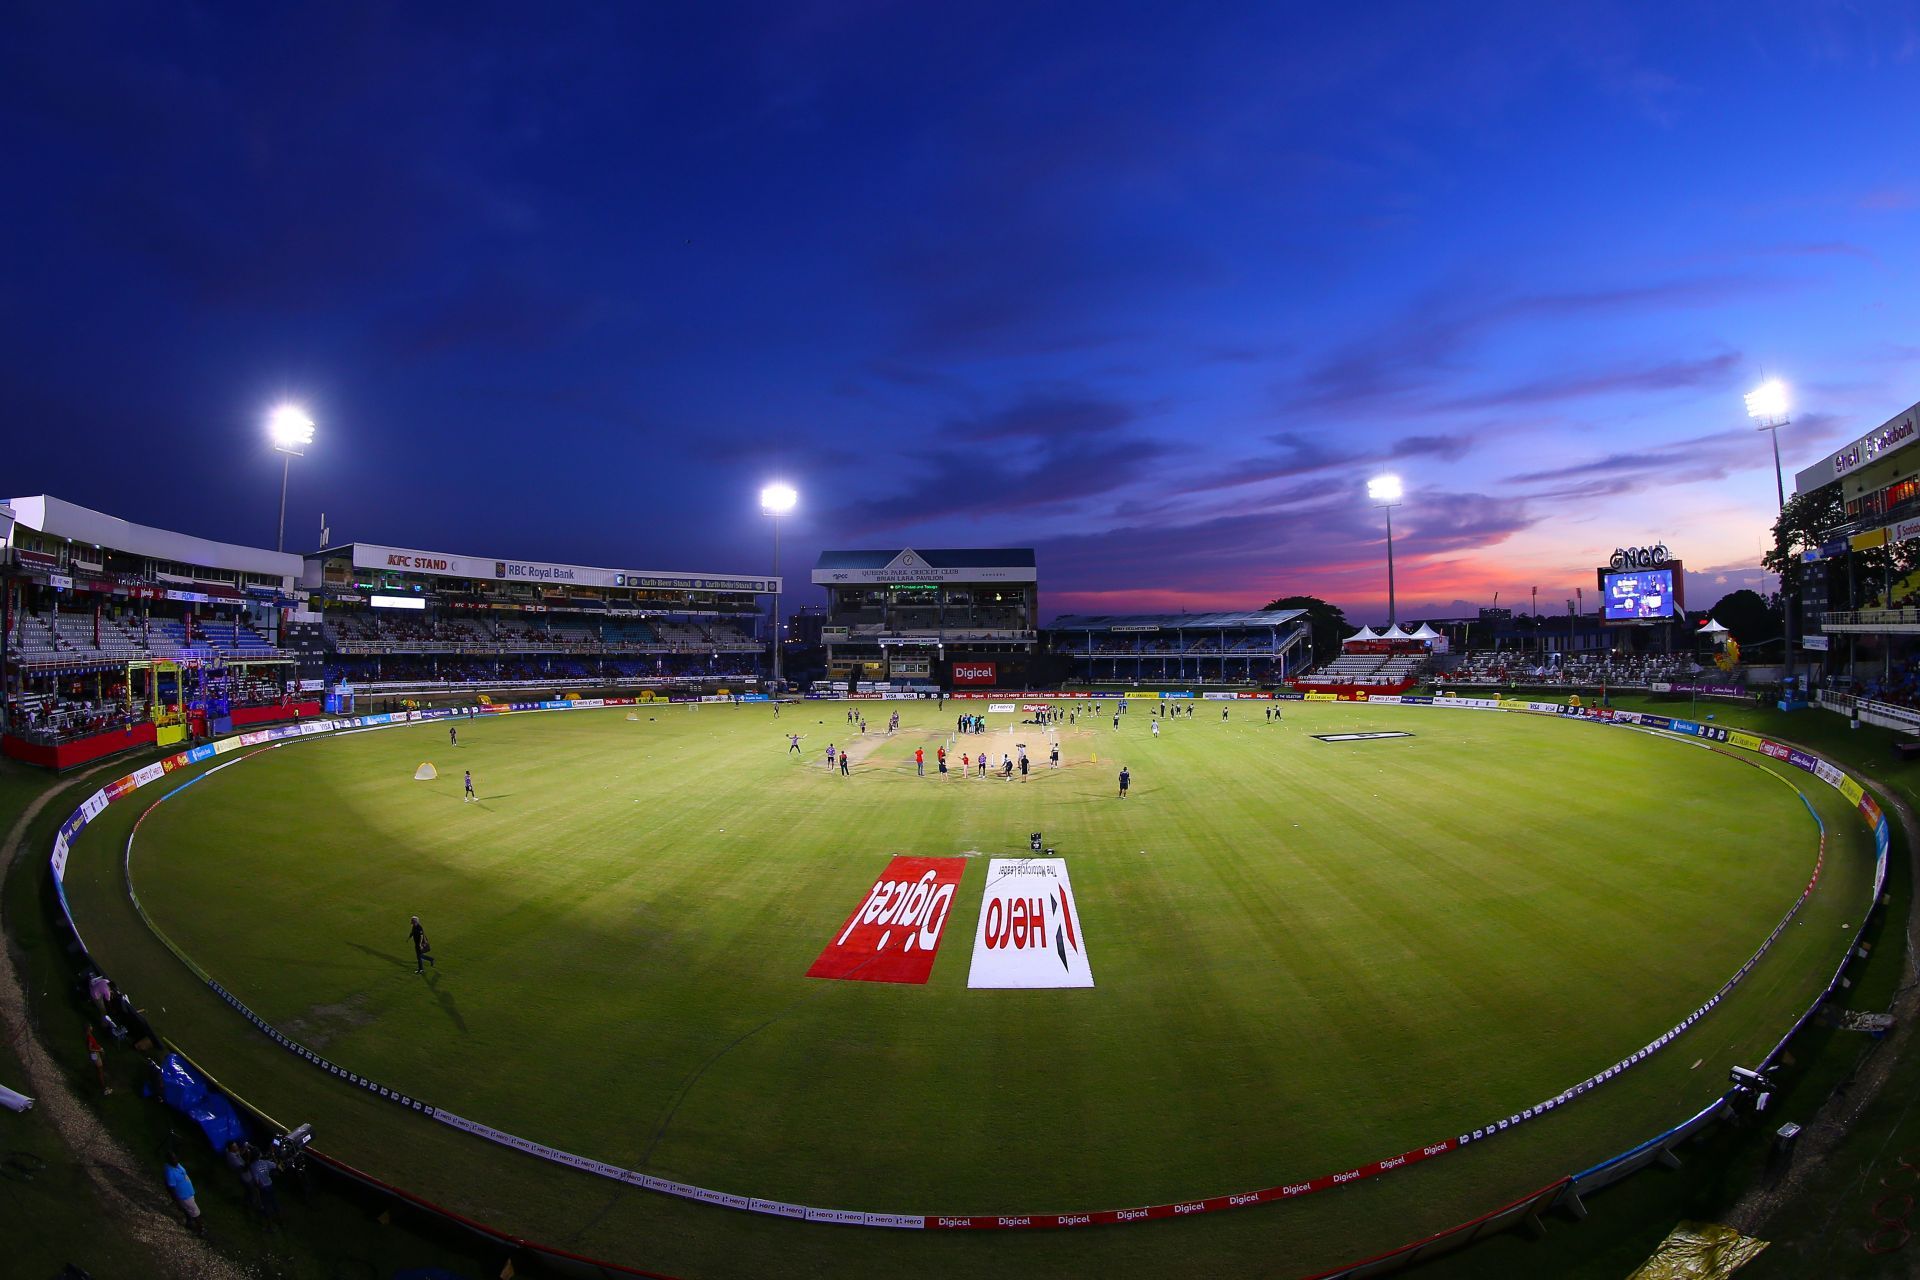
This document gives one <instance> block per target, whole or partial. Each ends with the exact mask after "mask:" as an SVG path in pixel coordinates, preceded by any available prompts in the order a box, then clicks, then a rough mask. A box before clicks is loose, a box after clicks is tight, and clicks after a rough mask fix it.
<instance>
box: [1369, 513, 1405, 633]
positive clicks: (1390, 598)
mask: <svg viewBox="0 0 1920 1280" xmlns="http://www.w3.org/2000/svg"><path fill="white" fill-rule="evenodd" d="M1402 492H1403V490H1402V489H1401V487H1400V477H1399V476H1375V477H1374V478H1373V479H1371V480H1369V481H1367V500H1368V501H1369V502H1371V503H1373V505H1374V506H1376V507H1379V508H1380V509H1381V510H1382V511H1385V512H1386V513H1387V626H1389V627H1394V626H1398V625H1399V623H1400V611H1399V606H1398V604H1397V603H1396V601H1395V600H1394V594H1393V509H1394V508H1395V507H1397V506H1399V505H1400V495H1401V493H1402Z"/></svg>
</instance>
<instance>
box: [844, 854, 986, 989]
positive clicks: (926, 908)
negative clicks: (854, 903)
mask: <svg viewBox="0 0 1920 1280" xmlns="http://www.w3.org/2000/svg"><path fill="white" fill-rule="evenodd" d="M966 866H967V860H966V859H965V858H895V859H894V860H893V861H892V862H889V863H888V864H887V869H886V870H885V871H882V872H881V873H880V878H879V879H878V880H875V881H874V882H873V888H872V889H870V890H869V891H868V892H867V896H866V898H865V899H864V900H863V901H862V902H861V903H860V905H859V906H858V907H856V908H854V912H853V914H852V915H850V916H848V917H847V921H846V923H845V924H843V925H841V926H840V932H839V933H838V934H837V935H836V936H835V937H834V938H833V940H832V941H831V942H829V943H827V945H826V949H825V950H823V951H821V953H820V958H819V959H818V960H815V961H814V962H813V967H812V968H810V969H808V970H807V976H808V977H809V978H847V979H851V980H853V981H856V982H911V983H915V984H918V983H924V982H925V981H926V980H927V979H928V977H930V976H931V975H932V973H933V958H934V955H935V954H936V953H937V952H938V951H939V950H940V939H941V936H942V935H943V934H944V933H945V932H946V928H947V914H948V912H950V911H951V910H952V909H953V895H954V892H955V891H956V890H958V889H959V888H960V873H961V872H963V871H964V870H966Z"/></svg>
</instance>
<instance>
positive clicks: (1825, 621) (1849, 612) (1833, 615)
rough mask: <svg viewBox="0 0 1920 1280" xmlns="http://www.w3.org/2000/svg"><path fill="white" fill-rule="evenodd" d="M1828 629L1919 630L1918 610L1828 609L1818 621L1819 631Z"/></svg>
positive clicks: (1919, 614) (1919, 616) (1919, 618)
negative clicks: (1876, 628) (1874, 628)
mask: <svg viewBox="0 0 1920 1280" xmlns="http://www.w3.org/2000/svg"><path fill="white" fill-rule="evenodd" d="M1830 627H1850V628H1851V627H1859V628H1868V627H1915V628H1920V609H1829V610H1827V612H1826V613H1825V614H1824V615H1823V616H1822V617H1821V619H1820V629H1821V630H1822V631H1825V630H1827V629H1828V628H1830Z"/></svg>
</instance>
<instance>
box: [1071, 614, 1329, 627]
mask: <svg viewBox="0 0 1920 1280" xmlns="http://www.w3.org/2000/svg"><path fill="white" fill-rule="evenodd" d="M1306 612H1307V611H1306V610H1305V609H1250V610H1247V611H1245V612H1241V613H1063V614H1061V615H1060V616H1059V617H1058V618H1056V619H1054V622H1053V629H1054V630H1055V631H1228V630H1237V629H1243V628H1246V627H1283V626H1285V625H1286V624H1287V623H1289V622H1292V621H1294V620H1295V619H1297V618H1303V617H1305V616H1306Z"/></svg>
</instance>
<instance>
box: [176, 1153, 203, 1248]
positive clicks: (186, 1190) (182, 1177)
mask: <svg viewBox="0 0 1920 1280" xmlns="http://www.w3.org/2000/svg"><path fill="white" fill-rule="evenodd" d="M167 1190H168V1191H170V1192H172V1193H173V1198H174V1200H175V1201H176V1202H177V1203H178V1204H179V1205H180V1212H182V1213H184V1214H186V1215H187V1227H188V1229H190V1230H191V1231H192V1232H193V1234H195V1235H197V1236H203V1235H205V1234H207V1228H206V1224H205V1223H203V1222H201V1221H200V1204H199V1202H198V1201H196V1200H195V1199H194V1198H193V1179H192V1178H190V1177H188V1176H187V1167H186V1166H185V1165H183V1164H181V1163H180V1157H179V1156H176V1155H169V1156H168V1157H167Z"/></svg>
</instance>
